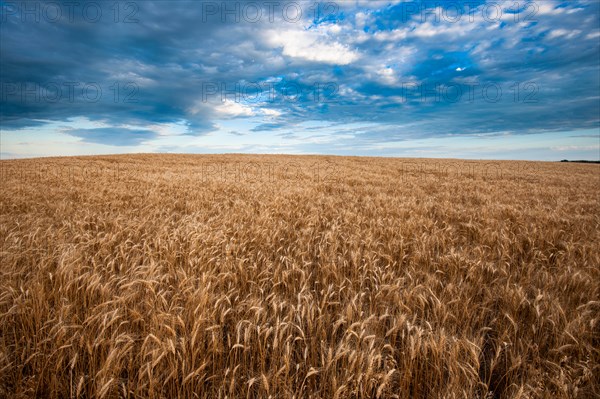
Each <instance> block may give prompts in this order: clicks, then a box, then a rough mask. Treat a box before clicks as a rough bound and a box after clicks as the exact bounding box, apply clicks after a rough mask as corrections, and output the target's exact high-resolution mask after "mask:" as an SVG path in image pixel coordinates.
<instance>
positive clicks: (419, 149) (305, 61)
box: [0, 0, 600, 161]
mask: <svg viewBox="0 0 600 399" xmlns="http://www.w3.org/2000/svg"><path fill="white" fill-rule="evenodd" d="M0 128H1V132H0V159H10V158H23V157H38V156H63V155H93V154H116V153H140V152H142V153H154V152H157V153H267V154H270V153H278V154H333V155H366V156H389V157H431V158H464V159H527V160H547V161H555V160H561V159H571V160H574V159H588V160H598V159H600V2H598V1H593V0H590V1H569V2H566V1H565V2H561V1H553V0H540V1H519V0H509V1H487V2H486V1H474V0H473V1H453V0H445V1H440V0H438V1H402V0H387V1H373V0H371V1H367V0H343V1H337V2H329V1H322V2H315V1H283V0H280V1H274V0H265V1H232V0H229V1H198V0H196V1H179V0H172V1H147V0H144V1H122V2H115V1H98V0H97V1H86V0H79V1H77V2H73V1H65V2H61V1H50V2H46V1H22V0H19V1H4V0H0Z"/></svg>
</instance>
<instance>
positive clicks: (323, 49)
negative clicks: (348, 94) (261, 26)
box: [267, 26, 360, 65]
mask: <svg viewBox="0 0 600 399" xmlns="http://www.w3.org/2000/svg"><path fill="white" fill-rule="evenodd" d="M338 29H339V27H338V28H336V29H333V28H331V27H329V26H324V27H323V28H320V29H318V30H298V29H296V30H285V31H273V30H272V31H269V32H267V37H268V39H267V42H268V44H269V45H270V46H272V47H281V48H282V53H283V55H285V56H288V57H292V58H300V59H304V60H307V61H313V62H322V63H325V64H337V65H348V64H351V63H353V62H355V61H357V60H358V59H359V58H360V54H359V53H358V52H357V51H355V50H352V49H350V48H349V46H348V45H345V44H342V43H340V42H339V41H337V40H336V39H334V38H332V37H331V36H332V35H334V34H337V33H339V30H338ZM336 31H337V32H336ZM329 32H331V34H330V33H329Z"/></svg>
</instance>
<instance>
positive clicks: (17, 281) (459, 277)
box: [0, 155, 600, 399]
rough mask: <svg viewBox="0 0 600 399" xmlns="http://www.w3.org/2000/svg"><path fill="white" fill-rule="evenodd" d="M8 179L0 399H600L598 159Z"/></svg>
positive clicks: (200, 164)
mask: <svg viewBox="0 0 600 399" xmlns="http://www.w3.org/2000/svg"><path fill="white" fill-rule="evenodd" d="M0 172H1V175H0V176H1V179H2V180H1V181H2V183H1V187H0V243H1V245H2V249H1V252H0V264H1V267H0V397H14V398H25V397H43V398H67V397H68V398H448V399H450V398H469V399H470V398H597V397H599V395H600V248H599V246H600V244H599V243H600V239H599V238H600V237H599V231H600V204H599V194H600V191H599V190H600V165H591V164H590V165H586V164H570V163H543V162H535V163H533V162H483V161H454V160H427V159H420V160H414V159H413V160H407V159H392V158H359V157H312V156H306V157H304V156H302V157H287V156H243V155H224V156H193V155H123V156H97V157H72V158H44V159H35V160H34V159H31V160H10V161H0Z"/></svg>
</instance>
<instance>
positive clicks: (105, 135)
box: [63, 127, 158, 146]
mask: <svg viewBox="0 0 600 399" xmlns="http://www.w3.org/2000/svg"><path fill="white" fill-rule="evenodd" d="M63 132H64V133H66V134H68V135H70V136H73V137H78V138H80V139H82V141H83V142H86V143H96V144H105V145H115V146H136V145H138V144H141V143H143V142H146V141H149V140H152V139H153V138H156V137H157V136H158V135H157V134H156V133H155V132H153V131H150V130H139V129H127V128H114V127H106V128H96V129H67V130H64V131H63Z"/></svg>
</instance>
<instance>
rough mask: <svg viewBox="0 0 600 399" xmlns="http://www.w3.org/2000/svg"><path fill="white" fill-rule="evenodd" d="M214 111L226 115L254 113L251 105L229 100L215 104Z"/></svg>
mask: <svg viewBox="0 0 600 399" xmlns="http://www.w3.org/2000/svg"><path fill="white" fill-rule="evenodd" d="M215 111H217V113H219V114H220V115H222V116H227V117H237V116H253V115H254V114H255V113H254V111H253V110H252V108H251V107H248V106H247V105H244V104H240V103H238V102H235V101H231V100H225V101H223V103H221V104H219V105H217V106H216V107H215Z"/></svg>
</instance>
